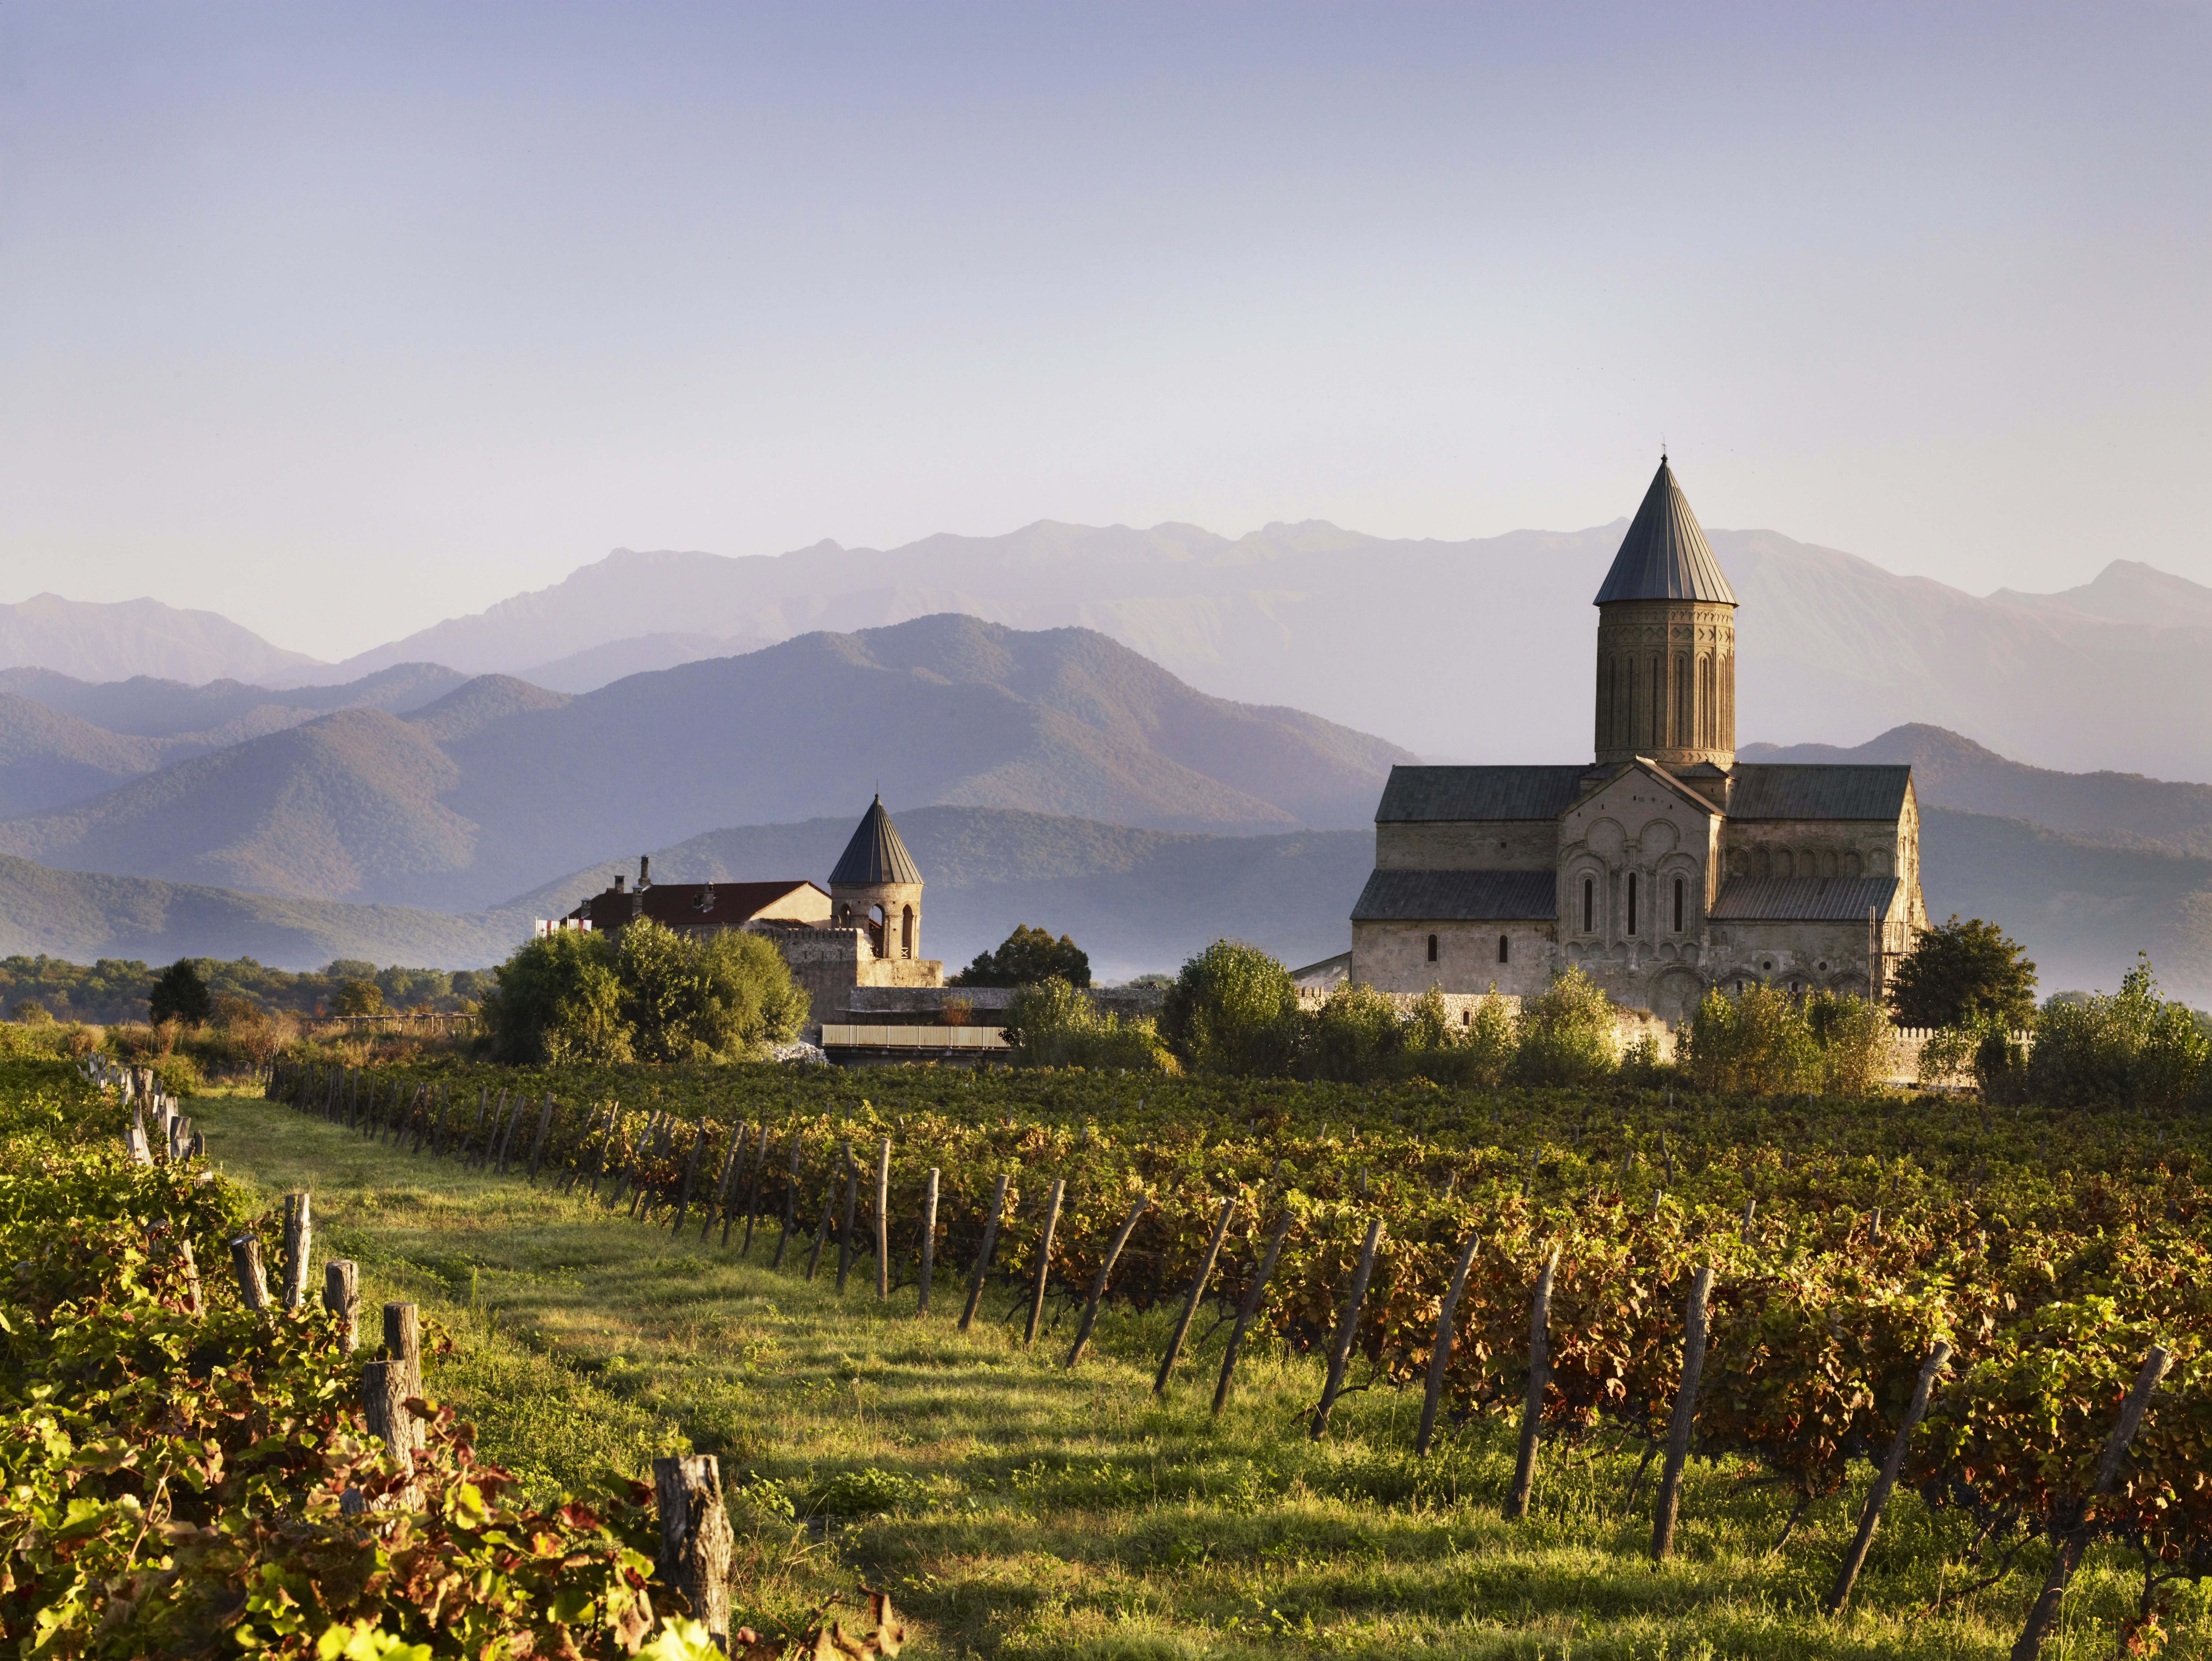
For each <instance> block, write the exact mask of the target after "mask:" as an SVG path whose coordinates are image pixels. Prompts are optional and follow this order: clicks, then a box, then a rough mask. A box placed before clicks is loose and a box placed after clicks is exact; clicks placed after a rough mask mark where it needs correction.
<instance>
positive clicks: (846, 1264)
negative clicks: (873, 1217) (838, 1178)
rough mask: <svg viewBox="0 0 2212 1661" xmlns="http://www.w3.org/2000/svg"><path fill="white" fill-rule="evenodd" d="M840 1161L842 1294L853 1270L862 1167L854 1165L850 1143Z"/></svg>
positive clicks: (840, 1152)
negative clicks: (842, 1170)
mask: <svg viewBox="0 0 2212 1661" xmlns="http://www.w3.org/2000/svg"><path fill="white" fill-rule="evenodd" d="M838 1159H840V1160H841V1161H842V1164H843V1165H844V1167H845V1220H844V1225H843V1226H842V1227H841V1228H839V1229H838V1231H837V1290H838V1291H839V1292H841V1293H842V1291H844V1289H845V1277H846V1275H849V1274H850V1273H851V1272H852V1269H853V1225H854V1223H855V1222H857V1221H858V1220H860V1166H858V1165H854V1163H853V1145H852V1143H850V1142H847V1143H845V1144H844V1145H843V1146H842V1147H841V1148H840V1149H839V1150H838Z"/></svg>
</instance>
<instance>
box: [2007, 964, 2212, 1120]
mask: <svg viewBox="0 0 2212 1661" xmlns="http://www.w3.org/2000/svg"><path fill="white" fill-rule="evenodd" d="M2208 1052H2212V1044H2208V1043H2207V1042H2206V1039H2205V1037H2204V1033H2203V1030H2202V1029H2201V1028H2200V1027H2199V1026H2198V1025H2197V1018H2196V1015H2195V1013H2193V1012H2192V1011H2191V1009H2190V1008H2189V1007H2187V1006H2186V1005H2185V1004H2180V1003H2169V1002H2167V1001H2165V1000H2163V999H2161V998H2160V996H2159V995H2158V982H2157V979H2156V977H2154V975H2153V974H2152V972H2151V966H2150V958H2148V955H2144V956H2141V957H2139V958H2138V959H2137V961H2136V966H2135V967H2134V968H2133V969H2131V970H2129V971H2128V972H2127V975H2126V977H2124V979H2123V980H2122V981H2121V983H2120V989H2119V990H2118V992H2109V993H2107V992H2100V993H2097V994H2094V995H2092V996H2090V997H2089V998H2087V999H2086V1000H2083V1001H2078V1002H2077V1001H2072V1000H2061V999H2057V998H2053V999H2051V1001H2050V1002H2048V1003H2046V1004H2045V1006H2044V1007H2043V1013H2042V1014H2041V1015H2040V1016H2039V1017H2038V1018H2037V1020H2036V1024H2035V1047H2034V1049H2033V1050H2031V1051H2030V1052H2029V1054H2028V1058H2027V1076H2026V1090H2027V1095H2028V1098H2029V1099H2031V1100H2033V1101H2036V1102H2039V1103H2041V1104H2044V1105H2045V1106H2047V1107H2086V1106H2089V1105H2092V1104H2097V1103H2104V1102H2110V1103H2119V1104H2125V1105H2128V1106H2130V1107H2135V1106H2142V1107H2154V1108H2177V1107H2180V1106H2182V1105H2184V1104H2186V1103H2188V1102H2190V1101H2191V1100H2192V1099H2193V1098H2195V1097H2196V1096H2197V1094H2198V1092H2199V1087H2200V1081H2201V1080H2203V1077H2204V1075H2205V1074H2206V1073H2207V1072H2208V1071H2212V1068H2208V1059H2209V1058H2212V1057H2209V1056H2208Z"/></svg>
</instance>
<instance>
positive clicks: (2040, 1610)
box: [2012, 1345, 2173, 1661]
mask: <svg viewBox="0 0 2212 1661" xmlns="http://www.w3.org/2000/svg"><path fill="white" fill-rule="evenodd" d="M2172 1365H2173V1357H2172V1354H2171V1353H2170V1352H2169V1351H2167V1349H2166V1347H2165V1346H2164V1345H2160V1346H2158V1347H2157V1348H2154V1349H2153V1350H2152V1351H2151V1353H2150V1354H2148V1355H2147V1356H2145V1357H2144V1358H2143V1364H2142V1371H2141V1372H2138V1373H2136V1383H2135V1388H2134V1389H2133V1390H2130V1391H2129V1392H2128V1399H2127V1400H2126V1401H2125V1402H2122V1403H2121V1404H2120V1417H2119V1422H2118V1423H2117V1424H2115V1425H2114V1426H2113V1427H2112V1434H2111V1435H2110V1436H2108V1437H2106V1439H2105V1452H2104V1457H2102V1458H2100V1459H2099V1460H2098V1461H2097V1477H2096V1482H2094V1484H2093V1486H2092V1487H2091V1488H2090V1490H2089V1492H2088V1493H2087V1494H2084V1495H2083V1496H2082V1497H2081V1500H2080V1501H2079V1502H2077V1505H2076V1506H2075V1518H2074V1521H2073V1524H2072V1526H2070V1527H2069V1528H2068V1529H2067V1530H2066V1532H2065V1534H2064V1535H2063V1536H2062V1537H2061V1538H2060V1540H2059V1542H2058V1557H2057V1561H2055V1562H2054V1563H2052V1564H2051V1573H2050V1574H2049V1575H2048V1576H2046V1577H2045V1579H2044V1582H2043V1590H2042V1591H2040V1592H2039V1593H2038V1594H2037V1596H2036V1599H2035V1603H2034V1606H2033V1608H2032V1609H2029V1610H2028V1612H2027V1626H2026V1627H2024V1628H2021V1634H2020V1641H2019V1642H2018V1643H2016V1644H2015V1645H2014V1646H2012V1661H2035V1658H2036V1656H2037V1655H2038V1654H2039V1653H2040V1652H2041V1651H2042V1649H2043V1643H2044V1640H2045V1639H2046V1638H2048V1637H2049V1636H2050V1635H2051V1628H2052V1626H2054V1625H2055V1624H2056V1623H2057V1620H2058V1606H2059V1605H2060V1604H2061V1603H2063V1602H2064V1601H2065V1598H2066V1583H2067V1582H2068V1581H2069V1580H2071V1579H2073V1578H2074V1571H2075V1569H2076V1568H2078V1567H2081V1554H2082V1553H2084V1552H2086V1551H2087V1550H2088V1548H2089V1530H2090V1527H2091V1524H2092V1522H2093V1518H2092V1517H2091V1515H2090V1513H2091V1512H2093V1511H2094V1510H2095V1508H2096V1502H2097V1501H2098V1500H2101V1499H2103V1498H2104V1497H2105V1496H2106V1494H2110V1493H2111V1492H2112V1485H2113V1484H2114V1483H2115V1482H2118V1481H2119V1478H2120V1462H2121V1460H2123V1459H2124V1458H2125V1457H2127V1451H2128V1444H2129V1443H2130V1442H2132V1441H2134V1440H2135V1439H2136V1432H2137V1431H2138V1430H2141V1429H2142V1421H2143V1415H2144V1414H2146V1413H2148V1411H2149V1410H2150V1398H2151V1396H2153V1395H2154V1393H2155V1392H2156V1390H2157V1389H2158V1386H2159V1382H2160V1380H2161V1379H2163V1378H2165V1377H2166V1369H2167V1368H2168V1367H2170V1366H2172Z"/></svg>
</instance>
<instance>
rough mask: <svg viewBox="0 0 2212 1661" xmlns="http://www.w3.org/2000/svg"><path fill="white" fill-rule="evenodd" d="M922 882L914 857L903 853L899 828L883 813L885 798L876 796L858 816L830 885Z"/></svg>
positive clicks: (839, 857) (831, 877)
mask: <svg viewBox="0 0 2212 1661" xmlns="http://www.w3.org/2000/svg"><path fill="white" fill-rule="evenodd" d="M829 882H830V885H831V886H832V887H835V886H836V885H839V884H842V883H852V884H855V885H867V884H874V883H886V882H910V883H919V882H921V867H919V866H917V865H915V862H914V855H911V854H909V853H908V852H907V851H906V844H905V843H902V842H901V841H900V840H899V833H898V827H897V826H896V825H895V824H892V823H891V816H890V814H889V813H886V812H884V799H883V798H882V797H881V796H878V797H877V798H876V799H875V800H874V801H872V802H871V803H870V804H869V805H868V811H867V812H866V813H865V814H863V815H862V816H861V818H860V828H859V829H858V830H856V831H854V832H853V840H852V841H850V842H848V843H846V844H845V851H844V852H843V853H842V854H840V855H838V856H837V863H836V867H834V868H833V869H832V870H831V871H830V873H829Z"/></svg>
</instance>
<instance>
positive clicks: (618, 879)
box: [615, 871, 623, 894]
mask: <svg viewBox="0 0 2212 1661" xmlns="http://www.w3.org/2000/svg"><path fill="white" fill-rule="evenodd" d="M622 891H623V873H621V872H619V871H617V872H616V873H615V892H616V893H617V894H619V893H621V892H622Z"/></svg>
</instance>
